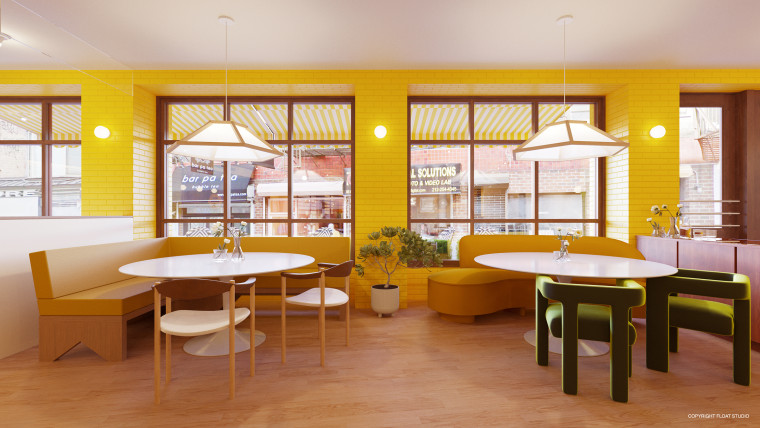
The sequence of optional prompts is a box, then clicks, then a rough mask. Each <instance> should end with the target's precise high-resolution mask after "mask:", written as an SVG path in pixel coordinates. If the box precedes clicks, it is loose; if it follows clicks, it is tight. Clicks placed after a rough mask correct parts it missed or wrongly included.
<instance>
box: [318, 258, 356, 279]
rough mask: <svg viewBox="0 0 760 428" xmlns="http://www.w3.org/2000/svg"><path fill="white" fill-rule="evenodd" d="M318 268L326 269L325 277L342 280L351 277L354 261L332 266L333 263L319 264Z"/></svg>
mask: <svg viewBox="0 0 760 428" xmlns="http://www.w3.org/2000/svg"><path fill="white" fill-rule="evenodd" d="M319 267H324V268H327V269H325V271H324V272H325V276H327V277H331V278H342V277H344V276H350V275H351V269H353V268H354V261H353V260H349V261H347V262H343V263H340V264H333V263H319Z"/></svg>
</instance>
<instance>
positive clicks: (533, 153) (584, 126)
mask: <svg viewBox="0 0 760 428" xmlns="http://www.w3.org/2000/svg"><path fill="white" fill-rule="evenodd" d="M626 147H628V143H626V142H625V141H623V140H621V139H619V138H617V137H614V136H612V135H610V134H608V133H606V132H604V131H602V130H601V129H598V128H595V127H593V126H591V125H589V124H588V123H587V122H585V121H583V120H561V121H559V122H554V123H550V124H548V125H546V126H544V127H543V128H541V130H540V131H538V132H537V133H536V135H534V136H532V137H530V138H528V139H527V140H525V142H524V143H522V144H521V145H520V147H518V148H516V149H515V150H514V156H515V159H516V160H524V161H567V160H576V159H588V158H598V157H606V156H612V155H615V154H617V153H618V152H620V151H621V150H623V149H625V148H626Z"/></svg>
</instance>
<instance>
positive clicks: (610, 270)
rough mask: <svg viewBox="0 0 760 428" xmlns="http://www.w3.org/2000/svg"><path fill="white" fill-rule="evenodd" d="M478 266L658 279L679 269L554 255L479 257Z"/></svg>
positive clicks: (615, 259) (633, 261)
mask: <svg viewBox="0 0 760 428" xmlns="http://www.w3.org/2000/svg"><path fill="white" fill-rule="evenodd" d="M475 262H477V263H480V264H482V265H485V266H489V267H494V268H498V269H505V270H512V271H516V272H526V273H535V274H544V275H553V276H562V277H587V278H615V279H626V278H656V277H659V276H668V275H673V274H675V273H676V272H678V269H676V268H674V267H673V266H669V265H666V264H663V263H656V262H650V261H647V260H637V259H628V258H623V257H611V256H596V255H591V254H573V253H570V260H569V261H565V262H556V261H554V254H552V253H494V254H484V255H482V256H477V257H475Z"/></svg>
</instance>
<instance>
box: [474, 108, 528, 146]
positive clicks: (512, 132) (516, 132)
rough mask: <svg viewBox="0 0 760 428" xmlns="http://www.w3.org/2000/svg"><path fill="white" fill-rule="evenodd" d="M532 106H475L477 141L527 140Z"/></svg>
mask: <svg viewBox="0 0 760 428" xmlns="http://www.w3.org/2000/svg"><path fill="white" fill-rule="evenodd" d="M531 107H532V106H531V104H475V139H476V140H527V139H528V138H529V137H530V135H531V133H532V121H531Z"/></svg>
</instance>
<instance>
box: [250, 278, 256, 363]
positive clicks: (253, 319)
mask: <svg viewBox="0 0 760 428" xmlns="http://www.w3.org/2000/svg"><path fill="white" fill-rule="evenodd" d="M250 297H251V298H250V299H249V302H250V308H249V309H250V311H251V336H250V341H251V376H253V375H254V374H255V373H256V284H253V285H252V286H251V296H250Z"/></svg>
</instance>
